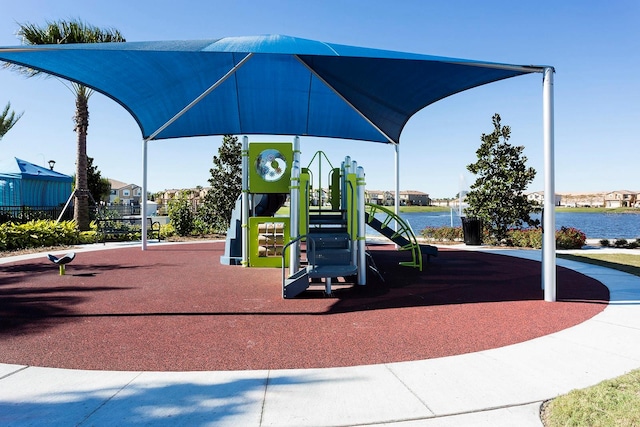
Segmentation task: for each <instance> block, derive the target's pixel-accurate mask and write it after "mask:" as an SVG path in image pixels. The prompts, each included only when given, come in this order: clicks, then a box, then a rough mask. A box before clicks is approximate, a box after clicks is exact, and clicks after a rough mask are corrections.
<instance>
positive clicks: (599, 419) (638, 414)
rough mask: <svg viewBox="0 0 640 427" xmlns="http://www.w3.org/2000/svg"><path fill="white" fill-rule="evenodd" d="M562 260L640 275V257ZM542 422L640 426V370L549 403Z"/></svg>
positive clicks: (549, 425) (596, 256)
mask: <svg viewBox="0 0 640 427" xmlns="http://www.w3.org/2000/svg"><path fill="white" fill-rule="evenodd" d="M558 258H564V259H570V260H574V261H580V262H586V263H589V264H596V265H601V266H603V267H608V268H613V269H616V270H621V271H624V272H626V273H630V274H633V275H635V276H640V254H638V255H634V254H589V255H569V254H558ZM542 421H543V423H544V425H545V426H547V427H559V426H576V427H577V426H594V427H595V426H640V369H636V370H634V371H631V372H629V373H627V374H625V375H622V376H620V377H618V378H614V379H612V380H606V381H603V382H601V383H599V384H596V385H594V386H592V387H588V388H585V389H582V390H573V391H571V392H569V393H568V394H566V395H564V396H560V397H557V398H555V399H553V400H551V401H549V402H548V403H547V404H545V406H544V408H543V411H542Z"/></svg>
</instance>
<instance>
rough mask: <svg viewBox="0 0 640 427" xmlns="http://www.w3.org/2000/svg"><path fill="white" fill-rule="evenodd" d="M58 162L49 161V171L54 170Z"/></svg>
mask: <svg viewBox="0 0 640 427" xmlns="http://www.w3.org/2000/svg"><path fill="white" fill-rule="evenodd" d="M55 164H56V161H55V160H49V169H51V170H53V167H54V166H55Z"/></svg>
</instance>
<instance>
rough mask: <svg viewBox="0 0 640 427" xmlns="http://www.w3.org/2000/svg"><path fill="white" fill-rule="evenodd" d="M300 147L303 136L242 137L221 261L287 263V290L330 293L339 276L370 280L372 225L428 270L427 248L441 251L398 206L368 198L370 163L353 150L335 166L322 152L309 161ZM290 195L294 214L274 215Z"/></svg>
mask: <svg viewBox="0 0 640 427" xmlns="http://www.w3.org/2000/svg"><path fill="white" fill-rule="evenodd" d="M300 154H301V152H300V139H299V138H298V137H295V138H294V142H293V144H291V143H251V144H249V142H248V138H247V137H246V136H245V137H243V141H242V193H241V195H240V197H239V198H238V200H237V201H236V205H235V207H234V209H233V212H232V218H231V223H230V225H229V229H228V231H227V240H226V244H225V253H224V255H223V256H221V259H220V261H221V263H222V264H227V265H242V266H244V267H281V268H282V269H283V274H282V275H283V279H282V296H283V298H293V297H295V296H297V295H299V294H300V293H302V292H304V291H305V290H307V289H308V288H309V287H310V286H311V285H312V284H316V283H319V284H321V285H322V286H323V287H324V292H325V294H326V295H331V294H332V284H333V283H335V281H336V280H342V282H345V283H351V284H356V285H358V286H364V285H366V284H367V269H368V265H369V263H370V262H371V261H370V260H371V258H370V257H369V256H368V254H367V251H366V226H367V225H369V226H370V227H372V228H373V229H375V230H377V231H378V232H379V233H380V234H382V235H383V236H385V237H387V238H388V239H389V240H391V241H392V242H394V243H396V245H397V247H398V249H399V250H404V251H409V252H410V253H411V259H410V260H409V261H403V262H402V263H401V264H402V265H404V266H407V267H413V268H418V269H420V270H422V259H423V255H427V257H429V256H437V249H436V248H435V247H433V246H428V245H420V244H419V243H418V241H417V239H416V237H415V234H414V233H413V231H412V229H411V227H410V225H409V224H408V223H406V222H405V221H404V220H403V219H402V218H400V217H399V216H398V215H396V214H395V213H394V212H393V211H391V210H389V209H386V208H384V207H382V206H377V205H373V204H368V203H366V200H365V173H364V168H363V167H362V166H359V165H358V164H357V162H356V161H354V160H352V159H351V158H350V157H349V156H347V157H346V158H345V159H344V160H343V161H342V162H341V165H340V167H334V166H333V165H332V164H331V162H330V160H329V159H328V158H327V156H326V154H325V153H324V152H322V151H318V152H316V153H315V154H314V155H313V157H312V158H311V160H310V161H309V163H308V164H307V166H306V167H303V166H302V165H301V161H300ZM327 165H328V169H327ZM314 166H315V168H314ZM325 185H326V189H325V187H324V186H325ZM287 195H288V196H289V214H288V216H282V215H276V212H277V211H278V210H279V209H280V208H281V207H282V206H283V205H284V204H285V201H286V199H287ZM287 267H288V268H289V274H288V275H286V274H285V269H286V268H287Z"/></svg>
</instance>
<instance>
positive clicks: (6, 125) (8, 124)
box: [0, 102, 22, 140]
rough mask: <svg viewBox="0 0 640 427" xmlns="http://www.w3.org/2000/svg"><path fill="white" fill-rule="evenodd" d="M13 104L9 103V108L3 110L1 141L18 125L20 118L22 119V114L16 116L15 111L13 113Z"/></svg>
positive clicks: (0, 127)
mask: <svg viewBox="0 0 640 427" xmlns="http://www.w3.org/2000/svg"><path fill="white" fill-rule="evenodd" d="M10 110H11V103H10V102H7V106H6V107H4V110H2V114H0V140H1V139H2V137H3V136H5V135H6V134H7V132H9V130H10V129H11V128H12V127H13V125H15V124H16V122H17V121H18V120H20V117H22V113H20V114H18V115H17V116H16V112H15V111H11V112H10Z"/></svg>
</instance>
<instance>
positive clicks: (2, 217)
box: [0, 206, 73, 224]
mask: <svg viewBox="0 0 640 427" xmlns="http://www.w3.org/2000/svg"><path fill="white" fill-rule="evenodd" d="M62 208H63V206H0V224H2V223H5V222H17V223H25V222H28V221H33V220H38V219H53V220H55V219H58V217H59V216H60V212H62ZM62 219H63V220H70V219H73V210H72V209H67V211H66V212H65V214H64V216H63V217H62Z"/></svg>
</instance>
